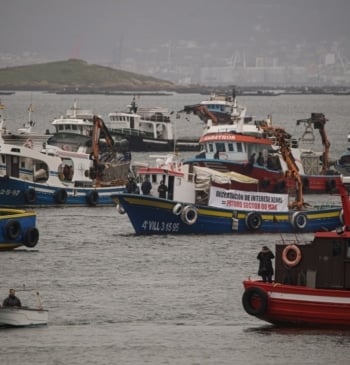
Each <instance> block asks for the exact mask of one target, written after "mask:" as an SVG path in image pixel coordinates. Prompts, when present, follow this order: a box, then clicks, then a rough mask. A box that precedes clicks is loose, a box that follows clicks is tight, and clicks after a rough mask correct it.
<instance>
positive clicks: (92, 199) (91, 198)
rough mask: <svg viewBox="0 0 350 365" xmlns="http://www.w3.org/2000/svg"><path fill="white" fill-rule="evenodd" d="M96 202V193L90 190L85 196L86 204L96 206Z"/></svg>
mask: <svg viewBox="0 0 350 365" xmlns="http://www.w3.org/2000/svg"><path fill="white" fill-rule="evenodd" d="M98 200H99V195H98V191H96V190H91V191H90V192H88V193H87V194H86V201H87V202H88V204H89V205H96V204H97V203H98Z"/></svg>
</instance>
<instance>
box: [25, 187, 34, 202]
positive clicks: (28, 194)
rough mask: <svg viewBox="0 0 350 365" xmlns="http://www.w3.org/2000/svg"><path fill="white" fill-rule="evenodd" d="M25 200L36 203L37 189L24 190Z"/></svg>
mask: <svg viewBox="0 0 350 365" xmlns="http://www.w3.org/2000/svg"><path fill="white" fill-rule="evenodd" d="M24 200H25V202H26V203H34V202H35V200H36V192H35V189H33V188H29V189H27V190H26V191H25V192H24Z"/></svg>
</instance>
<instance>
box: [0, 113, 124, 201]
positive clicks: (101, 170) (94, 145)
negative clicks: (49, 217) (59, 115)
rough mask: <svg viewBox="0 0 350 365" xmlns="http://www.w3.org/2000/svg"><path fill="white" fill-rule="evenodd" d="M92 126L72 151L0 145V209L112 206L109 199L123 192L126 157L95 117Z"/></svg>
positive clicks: (101, 122)
mask: <svg viewBox="0 0 350 365" xmlns="http://www.w3.org/2000/svg"><path fill="white" fill-rule="evenodd" d="M93 125H94V128H93V131H92V137H90V138H89V140H88V143H87V144H86V145H81V146H80V148H79V149H78V150H77V151H70V150H65V149H61V148H59V147H57V146H53V145H49V144H47V145H46V147H45V148H43V149H42V150H37V149H34V148H29V147H27V146H18V145H11V144H7V143H3V142H0V186H1V189H0V200H1V205H2V206H7V207H47V206H108V205H109V206H111V205H114V201H113V199H112V195H113V194H115V193H117V192H121V191H123V190H124V188H125V182H126V180H127V177H128V174H129V170H130V164H131V156H130V153H129V152H128V151H125V150H122V151H119V150H118V148H116V146H115V144H114V141H113V139H112V137H110V136H109V134H108V130H107V129H106V127H105V125H104V122H103V120H102V119H101V118H99V117H97V116H95V117H94V118H93ZM101 131H103V132H104V139H103V140H102V139H101V138H100V133H101ZM117 147H118V146H117Z"/></svg>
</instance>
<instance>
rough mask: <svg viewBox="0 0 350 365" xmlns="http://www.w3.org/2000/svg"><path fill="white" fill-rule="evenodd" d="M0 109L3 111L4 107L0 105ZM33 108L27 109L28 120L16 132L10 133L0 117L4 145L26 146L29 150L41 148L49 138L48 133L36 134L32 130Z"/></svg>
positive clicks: (33, 124)
mask: <svg viewBox="0 0 350 365" xmlns="http://www.w3.org/2000/svg"><path fill="white" fill-rule="evenodd" d="M0 109H4V105H2V104H1V105H0ZM32 113H33V106H32V104H30V105H29V107H28V120H27V121H26V122H24V123H23V125H22V126H21V127H20V128H18V129H17V131H16V132H12V131H10V130H9V129H8V128H7V127H6V126H5V125H6V123H5V122H6V121H5V119H4V118H3V116H2V115H1V116H0V134H1V138H2V139H3V141H4V142H5V143H9V144H15V145H19V146H24V145H25V146H27V147H30V148H39V149H40V148H42V146H43V145H44V144H45V143H46V141H47V140H48V138H49V137H50V132H49V131H48V130H47V131H46V132H45V133H38V132H36V131H34V130H33V128H34V126H35V121H34V120H33V119H32Z"/></svg>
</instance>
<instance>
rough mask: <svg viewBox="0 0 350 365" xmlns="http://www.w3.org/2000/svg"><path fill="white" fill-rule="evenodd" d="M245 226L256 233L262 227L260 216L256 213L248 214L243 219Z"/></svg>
mask: <svg viewBox="0 0 350 365" xmlns="http://www.w3.org/2000/svg"><path fill="white" fill-rule="evenodd" d="M245 224H246V226H247V228H248V229H249V230H250V231H257V230H258V229H260V228H261V225H262V218H261V215H260V214H259V213H257V212H249V213H248V214H247V216H246V217H245Z"/></svg>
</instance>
